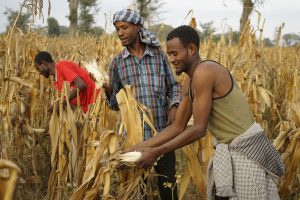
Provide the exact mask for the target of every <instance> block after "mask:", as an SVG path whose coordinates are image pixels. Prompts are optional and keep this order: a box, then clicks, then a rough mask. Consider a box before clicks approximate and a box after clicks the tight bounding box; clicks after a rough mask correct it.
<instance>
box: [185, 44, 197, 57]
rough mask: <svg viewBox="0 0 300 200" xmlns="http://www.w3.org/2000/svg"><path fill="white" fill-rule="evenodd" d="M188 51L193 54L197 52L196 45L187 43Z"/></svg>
mask: <svg viewBox="0 0 300 200" xmlns="http://www.w3.org/2000/svg"><path fill="white" fill-rule="evenodd" d="M187 48H188V51H189V53H190V54H191V55H194V54H196V53H197V47H196V45H194V44H188V45H187Z"/></svg>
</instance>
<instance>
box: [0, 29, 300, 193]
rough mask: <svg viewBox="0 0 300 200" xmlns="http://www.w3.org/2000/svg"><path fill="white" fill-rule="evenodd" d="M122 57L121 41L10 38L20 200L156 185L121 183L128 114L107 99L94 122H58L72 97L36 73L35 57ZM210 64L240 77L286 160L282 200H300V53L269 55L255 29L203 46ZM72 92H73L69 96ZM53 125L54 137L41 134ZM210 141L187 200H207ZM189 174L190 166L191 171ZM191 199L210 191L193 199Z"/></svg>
mask: <svg viewBox="0 0 300 200" xmlns="http://www.w3.org/2000/svg"><path fill="white" fill-rule="evenodd" d="M121 49H122V46H121V45H120V43H119V41H118V39H117V38H115V37H113V36H110V35H104V36H102V37H100V38H95V37H89V36H78V37H58V38H49V37H47V36H43V35H40V34H39V33H37V32H30V33H27V34H24V33H22V32H21V31H20V30H18V29H13V30H11V32H9V34H6V35H2V36H0V79H1V82H0V87H1V97H0V98H1V100H0V150H1V152H0V157H1V158H3V159H9V160H13V161H15V162H16V163H17V164H18V165H19V167H20V168H21V170H22V175H21V178H20V181H19V182H20V183H19V184H18V189H17V193H16V197H17V199H43V198H47V199H49V198H50V199H67V198H69V197H70V196H72V195H73V196H72V198H73V199H76V198H79V199H80V198H82V197H83V196H85V198H87V199H93V198H94V197H96V196H101V197H102V198H103V199H104V198H106V199H113V198H116V197H118V195H120V194H122V195H125V196H126V195H129V194H131V195H136V196H131V197H130V196H126V197H128V198H134V197H137V196H141V195H143V194H144V193H143V191H136V190H134V189H136V188H146V187H147V183H142V180H141V179H139V177H140V176H139V175H141V174H142V173H144V174H145V173H146V175H148V176H149V177H150V176H152V175H151V172H149V173H148V172H141V171H138V170H136V171H134V173H132V174H135V175H136V176H134V177H129V178H132V179H131V180H134V181H136V182H134V184H127V185H126V184H125V182H123V185H122V184H120V182H122V181H123V180H121V178H120V177H121V176H119V175H118V172H117V171H118V170H117V169H118V168H117V165H118V164H117V163H118V162H116V160H115V157H114V155H116V153H117V151H118V150H119V148H120V145H119V142H120V143H122V140H123V139H122V137H120V136H119V127H120V123H119V122H120V119H121V117H120V113H114V112H112V111H109V109H108V107H107V105H106V104H105V100H104V97H103V96H99V98H98V99H97V103H96V104H95V105H94V106H93V107H91V109H90V111H89V113H88V117H84V116H83V114H82V113H81V112H80V111H79V110H78V111H76V112H75V113H73V112H71V111H70V110H69V109H65V110H63V109H62V107H61V104H60V101H57V103H56V108H55V109H57V110H59V113H61V114H60V115H56V114H52V115H51V114H50V113H48V112H47V108H48V106H49V105H50V104H51V102H52V101H54V100H57V99H60V98H62V96H61V95H59V94H57V93H56V92H55V91H54V90H53V89H52V88H51V83H52V81H51V80H49V79H44V78H43V77H42V76H39V74H38V73H37V72H36V71H35V68H34V64H33V59H34V55H35V54H36V53H37V52H38V51H40V50H47V51H49V52H50V53H51V54H52V55H53V56H54V58H55V60H58V59H68V60H73V61H75V62H78V63H80V61H81V60H85V61H88V60H90V59H96V60H97V63H98V64H99V65H101V66H102V67H103V68H105V69H107V67H108V64H109V63H110V61H111V60H112V59H113V57H114V56H115V55H116V54H117V53H118V52H120V50H121ZM200 55H201V58H202V59H214V60H216V61H218V62H220V63H222V64H223V65H224V66H226V67H227V68H228V69H229V70H230V71H231V72H232V73H233V75H234V76H235V78H236V80H237V82H238V84H239V85H240V86H241V88H242V89H243V92H244V93H245V95H246V97H247V100H248V102H249V103H250V105H251V109H252V111H253V113H254V116H255V118H256V120H257V121H258V122H259V123H261V124H262V126H263V127H264V128H265V130H266V133H267V135H268V137H269V138H270V139H271V140H272V141H274V145H275V146H276V148H277V149H278V150H279V152H280V153H281V155H282V157H283V159H284V162H285V166H286V174H285V176H284V177H283V178H282V180H281V182H280V185H279V187H280V193H281V196H282V198H283V199H288V198H296V197H295V195H297V193H299V191H300V188H299V185H300V184H299V183H300V176H299V174H300V173H299V160H300V140H299V138H300V129H299V128H300V94H299V91H300V90H299V89H300V88H299V87H300V86H299V84H300V73H299V70H300V63H299V62H300V61H299V59H300V56H299V55H300V46H298V47H281V46H279V45H277V46H275V47H273V48H267V47H264V44H263V42H262V41H260V40H257V39H256V37H255V33H254V30H252V29H250V28H248V29H245V31H244V33H243V34H242V37H241V38H240V40H239V43H238V45H232V43H231V42H230V40H229V42H226V41H225V38H224V37H222V38H221V40H220V41H219V42H218V43H214V42H213V41H212V40H210V39H207V40H205V41H202V43H201V49H200ZM181 79H182V77H178V80H181ZM67 92H68V89H67V87H66V89H65V92H64V93H63V94H67ZM54 113H55V112H54ZM49 122H50V130H49V133H50V135H48V134H45V133H42V130H41V129H42V128H44V127H45V126H47V124H48V123H49ZM122 127H124V126H122ZM209 140H210V138H209V137H207V138H204V139H203V140H202V141H199V142H197V143H195V144H193V145H191V146H189V147H186V148H185V149H184V151H183V154H182V157H180V159H179V164H178V165H179V166H178V169H179V172H180V176H178V177H181V178H178V181H179V183H178V184H179V186H180V187H179V188H180V191H179V193H180V196H181V197H183V198H186V199H191V198H196V197H195V196H197V197H198V196H200V197H202V198H205V194H203V191H204V190H205V174H206V171H205V170H206V166H207V162H208V159H209V155H210V154H211V153H212V151H211V146H208V145H207V141H209ZM201 150H203V151H201ZM199 155H201V156H199ZM194 158H197V160H195V159H194ZM185 159H186V160H187V162H185V161H183V160H185ZM194 161H195V162H194ZM182 165H187V166H188V167H187V168H184V169H186V170H182V169H183V167H182ZM195 168H199V169H195ZM200 169H201V170H200ZM191 171H198V172H199V173H198V174H196V175H195V174H193V173H190V172H191ZM201 171H202V173H200V172H201ZM110 174H114V175H113V177H114V178H110ZM127 178H128V177H127ZM105 183H106V184H105ZM127 183H128V182H127ZM137 185H141V186H142V187H137ZM193 185H194V186H193ZM193 187H194V189H189V188H193ZM113 188H122V191H121V190H120V191H118V192H116V191H117V190H114V189H113ZM186 190H190V191H193V192H194V193H199V192H200V191H201V192H200V193H199V194H195V196H194V197H193V196H191V194H186V192H185V191H186ZM133 191H134V192H133ZM119 197H120V196H119ZM123 197H124V196H123ZM153 198H156V197H153Z"/></svg>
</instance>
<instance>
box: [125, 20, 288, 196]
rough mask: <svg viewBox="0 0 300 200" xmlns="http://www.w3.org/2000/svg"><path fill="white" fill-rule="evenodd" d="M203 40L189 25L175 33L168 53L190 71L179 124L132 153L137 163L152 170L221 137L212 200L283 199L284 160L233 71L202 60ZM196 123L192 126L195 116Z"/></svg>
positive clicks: (177, 66) (210, 175)
mask: <svg viewBox="0 0 300 200" xmlns="http://www.w3.org/2000/svg"><path fill="white" fill-rule="evenodd" d="M199 44H200V40H199V36H198V34H197V32H196V31H195V30H194V29H193V28H191V27H189V26H181V27H178V28H176V29H174V30H173V31H171V32H170V33H169V35H168V37H167V53H168V55H169V60H170V62H171V63H172V64H173V66H174V67H175V69H176V73H177V74H181V73H182V72H185V73H186V74H187V75H188V76H189V77H190V80H186V81H185V82H184V83H183V87H182V89H183V91H182V97H183V98H182V101H181V103H180V104H179V107H178V110H177V113H176V117H175V122H174V123H173V124H172V125H170V126H168V127H167V128H166V129H164V130H163V131H162V134H157V135H156V136H155V137H153V138H151V139H149V140H147V141H145V142H143V143H141V144H138V145H136V146H135V147H133V148H132V149H130V150H138V151H141V152H142V157H141V158H140V159H139V160H138V162H137V164H138V165H139V166H140V167H144V168H147V167H150V166H152V165H153V163H154V162H155V161H156V160H157V159H158V158H159V156H161V155H162V154H164V153H167V152H169V151H172V150H175V149H178V148H181V147H183V146H185V145H188V144H190V143H192V142H194V141H196V140H198V139H200V138H201V137H203V136H204V135H205V134H206V131H207V129H208V130H209V131H210V132H211V133H212V135H213V136H214V137H215V138H216V143H215V144H214V145H215V148H216V151H215V155H214V157H213V158H212V160H211V162H210V166H209V171H208V179H207V180H208V183H207V185H208V187H207V197H208V199H241V200H244V199H279V196H278V192H277V187H276V180H277V178H278V177H280V176H282V175H283V174H284V165H283V162H282V160H281V158H280V155H279V154H278V152H277V151H276V150H275V148H274V147H273V146H272V144H271V143H270V142H269V140H268V138H267V137H266V135H265V134H264V131H263V129H262V128H261V126H260V125H259V124H257V123H255V121H254V119H253V117H252V114H251V111H250V109H249V105H248V103H247V101H246V98H245V97H244V95H243V93H242V91H241V90H240V88H239V87H238V85H237V84H236V83H235V80H234V79H233V77H232V76H231V74H230V73H229V71H228V70H227V69H226V68H225V67H223V66H222V65H221V64H219V63H217V62H215V61H207V60H206V61H201V59H200V56H199ZM192 115H193V117H194V124H193V125H192V126H189V127H187V123H188V121H189V119H190V118H191V116H192Z"/></svg>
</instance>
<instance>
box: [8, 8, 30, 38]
mask: <svg viewBox="0 0 300 200" xmlns="http://www.w3.org/2000/svg"><path fill="white" fill-rule="evenodd" d="M4 15H6V16H7V20H8V26H7V27H6V31H8V30H9V28H10V27H12V26H13V24H14V23H15V21H16V19H17V16H18V15H19V11H14V10H12V9H10V8H8V9H6V11H5V12H4ZM30 16H31V15H30V14H28V13H20V15H19V17H18V20H17V22H16V27H18V28H20V29H21V30H22V31H23V32H24V33H25V32H27V30H28V28H29V23H30Z"/></svg>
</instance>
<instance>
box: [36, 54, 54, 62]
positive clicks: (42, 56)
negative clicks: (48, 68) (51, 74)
mask: <svg viewBox="0 0 300 200" xmlns="http://www.w3.org/2000/svg"><path fill="white" fill-rule="evenodd" d="M42 60H43V61H46V62H53V59H52V56H51V54H50V53H48V52H47V51H40V52H38V53H37V54H36V55H35V58H34V62H35V63H37V64H41V63H42Z"/></svg>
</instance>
